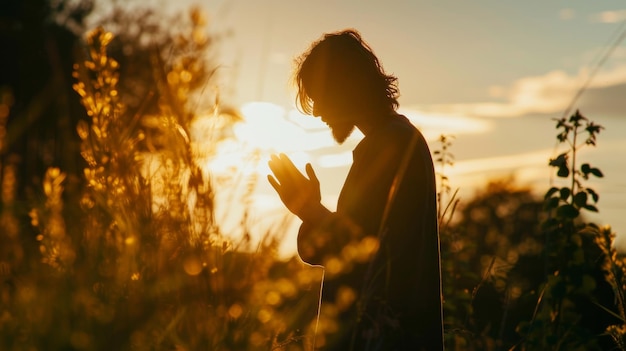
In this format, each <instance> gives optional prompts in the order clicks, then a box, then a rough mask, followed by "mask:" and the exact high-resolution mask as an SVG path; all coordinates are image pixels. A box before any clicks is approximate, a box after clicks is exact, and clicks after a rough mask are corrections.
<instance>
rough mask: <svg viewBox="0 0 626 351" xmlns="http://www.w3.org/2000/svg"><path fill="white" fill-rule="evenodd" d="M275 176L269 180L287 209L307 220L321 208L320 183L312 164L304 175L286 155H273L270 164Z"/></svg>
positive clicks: (271, 176) (268, 177)
mask: <svg viewBox="0 0 626 351" xmlns="http://www.w3.org/2000/svg"><path fill="white" fill-rule="evenodd" d="M268 165H269V167H270V169H271V170H272V173H273V175H268V176H267V180H268V181H269V182H270V184H271V185H272V187H273V188H274V189H275V190H276V192H277V193H278V195H279V196H280V199H281V200H282V201H283V203H284V204H285V206H286V207H287V209H289V211H291V212H292V213H293V214H295V215H296V216H298V217H300V218H301V219H303V220H305V219H307V218H311V217H312V216H313V212H315V211H316V209H317V208H318V207H320V206H321V204H320V201H321V194H320V183H319V180H318V179H317V176H316V175H315V172H314V171H313V167H312V166H311V164H310V163H307V165H306V167H305V170H306V175H307V176H308V178H307V177H305V176H304V174H302V173H301V172H300V171H299V170H298V169H297V168H296V166H295V165H294V164H293V162H291V160H290V159H289V157H287V155H285V154H279V155H272V156H271V157H270V160H269V162H268Z"/></svg>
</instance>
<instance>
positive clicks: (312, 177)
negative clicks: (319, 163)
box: [305, 163, 320, 184]
mask: <svg viewBox="0 0 626 351" xmlns="http://www.w3.org/2000/svg"><path fill="white" fill-rule="evenodd" d="M305 170H306V175H308V176H309V179H310V180H311V181H312V182H313V183H315V184H319V183H320V181H319V180H318V179H317V175H315V171H314V170H313V166H311V164H310V163H307V164H306V166H305Z"/></svg>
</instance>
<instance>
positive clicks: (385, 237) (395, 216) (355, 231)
mask: <svg viewBox="0 0 626 351" xmlns="http://www.w3.org/2000/svg"><path fill="white" fill-rule="evenodd" d="M394 181H395V182H396V183H395V184H396V186H395V187H394V188H396V189H395V190H396V191H395V196H392V197H391V199H390V195H389V194H390V191H391V189H392V184H394ZM392 193H393V192H392ZM388 203H390V204H389V205H388ZM387 206H389V208H388V209H387V210H386V207H387ZM364 239H365V240H364ZM372 242H374V243H378V249H377V250H376V251H375V253H373V254H372V255H370V256H368V258H367V259H364V258H363V257H362V256H363V255H362V253H363V252H362V251H365V252H367V251H368V250H367V249H368V248H371V247H372ZM298 251H299V254H300V256H301V257H302V259H303V260H304V261H305V262H307V263H310V264H318V265H323V266H325V267H326V279H325V282H324V289H323V292H322V298H323V304H334V305H335V306H336V308H337V311H338V315H337V321H338V324H339V328H338V329H337V330H336V332H334V333H332V334H330V335H327V336H326V338H325V340H326V347H325V348H324V349H325V350H342V351H345V350H359V351H362V350H429V351H430V350H433V351H434V350H437V351H438V350H442V349H443V323H442V297H441V274H440V258H439V237H438V227H437V205H436V186H435V175H434V170H433V162H432V158H431V155H430V151H429V149H428V145H427V144H426V141H425V140H424V137H423V136H422V134H421V133H420V132H419V131H418V130H417V129H416V128H415V127H414V126H413V125H412V124H411V123H410V122H409V121H408V120H407V119H406V117H404V116H400V115H395V114H394V115H392V116H390V117H389V118H387V119H385V120H384V121H382V122H381V123H380V124H379V125H378V126H377V128H376V129H375V130H374V131H372V132H371V133H368V135H367V136H366V137H365V138H363V140H362V141H361V142H360V143H359V144H358V145H357V147H356V148H355V149H354V151H353V164H352V167H351V168H350V172H349V173H348V176H347V178H346V181H345V183H344V186H343V188H342V191H341V194H340V196H339V200H338V203H337V212H336V213H333V214H331V215H329V216H328V217H327V218H326V219H324V220H322V221H321V222H320V223H306V222H305V223H303V224H302V226H301V227H300V232H299V235H298ZM346 288H348V290H350V291H352V292H353V293H355V295H356V299H355V301H354V302H353V303H351V304H349V306H345V305H346V301H345V300H346V298H345V296H346V293H345V292H346ZM349 295H350V294H348V295H347V296H349ZM348 300H349V299H348Z"/></svg>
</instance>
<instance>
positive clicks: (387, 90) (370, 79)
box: [294, 29, 398, 142]
mask: <svg viewBox="0 0 626 351" xmlns="http://www.w3.org/2000/svg"><path fill="white" fill-rule="evenodd" d="M296 64H297V68H296V72H295V77H294V80H295V83H296V85H297V88H298V93H297V96H296V102H297V105H298V106H299V108H300V109H301V110H302V112H304V113H307V114H315V115H321V116H322V119H324V118H325V117H326V119H327V120H329V119H330V120H332V121H331V123H329V125H330V126H331V128H332V129H333V134H335V132H338V131H339V132H341V133H340V134H341V135H335V138H336V139H337V141H339V142H342V141H343V140H339V139H344V140H345V138H346V137H347V136H348V135H349V132H350V131H351V130H352V128H353V127H354V121H355V119H358V118H380V117H384V116H387V115H389V112H391V111H394V110H395V109H396V108H397V107H398V101H397V97H398V88H397V79H396V77H394V76H392V75H387V74H385V72H384V70H383V68H382V66H381V64H380V62H379V61H378V58H376V56H375V55H374V53H373V51H372V49H371V48H370V47H369V45H368V44H367V43H365V42H364V41H363V39H362V38H361V35H360V34H359V33H358V32H357V31H356V30H354V29H347V30H344V31H340V32H335V33H328V34H325V35H324V36H323V37H322V38H321V39H320V40H318V41H316V42H314V43H313V44H312V45H311V47H310V49H309V50H308V51H306V52H305V53H303V54H302V55H301V56H300V57H299V58H298V59H297V60H296ZM318 105H323V108H322V107H320V106H318ZM324 114H326V115H327V116H324ZM329 116H330V117H329ZM340 116H343V117H340ZM342 118H344V119H346V120H350V121H351V122H352V123H351V124H352V128H350V130H349V131H347V132H346V131H344V130H338V129H347V127H348V126H347V125H340V124H337V123H336V121H337V120H341V119H342ZM326 122H327V123H328V121H326ZM347 123H348V122H346V123H344V124H347ZM346 133H347V135H345V137H344V134H346ZM338 137H339V138H338Z"/></svg>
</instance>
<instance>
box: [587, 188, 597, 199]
mask: <svg viewBox="0 0 626 351" xmlns="http://www.w3.org/2000/svg"><path fill="white" fill-rule="evenodd" d="M585 190H587V193H588V194H589V195H591V198H592V199H593V202H598V199H599V198H600V195H598V193H596V192H595V191H594V190H593V189H589V188H587V189H585Z"/></svg>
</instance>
